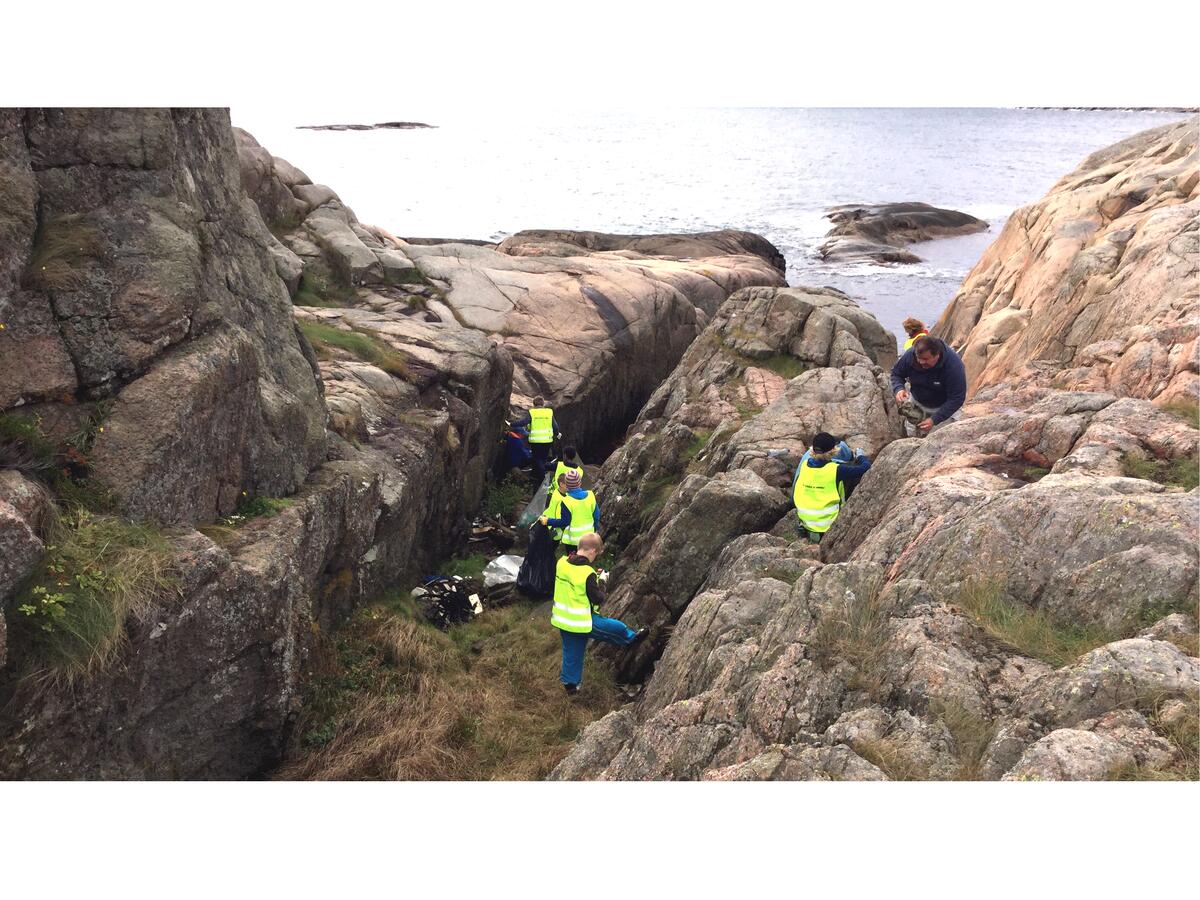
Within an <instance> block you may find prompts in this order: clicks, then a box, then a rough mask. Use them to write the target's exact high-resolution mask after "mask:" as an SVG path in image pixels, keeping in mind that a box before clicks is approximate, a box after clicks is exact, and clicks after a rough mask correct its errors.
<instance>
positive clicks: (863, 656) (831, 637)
mask: <svg viewBox="0 0 1200 900" xmlns="http://www.w3.org/2000/svg"><path fill="white" fill-rule="evenodd" d="M882 587H883V579H882V578H880V577H877V578H873V579H871V580H869V581H866V582H865V583H863V584H862V585H860V586H859V588H858V589H857V590H847V591H846V592H845V594H844V595H843V596H842V598H841V599H840V600H838V601H837V602H835V603H834V604H832V605H831V606H830V607H828V608H827V609H825V610H823V611H822V612H821V615H820V618H819V619H818V620H817V624H816V627H815V628H814V629H813V631H812V633H811V634H810V636H809V638H808V643H809V646H810V647H811V649H812V650H813V653H814V656H815V657H816V659H817V660H818V661H820V662H822V663H824V664H826V665H832V664H835V663H837V662H846V663H849V664H850V665H851V666H853V667H854V674H853V675H852V676H851V678H850V680H849V682H848V685H849V687H851V688H852V689H854V690H862V691H866V692H867V693H868V694H869V695H870V696H871V697H872V698H874V699H883V696H884V695H885V694H886V688H887V678H886V673H885V672H884V671H883V662H884V659H885V658H886V656H887V653H886V649H885V645H886V643H887V640H888V637H889V634H890V630H891V629H890V625H889V620H890V618H891V608H890V605H889V604H888V603H887V602H886V601H885V600H884V599H883V596H882V593H883V592H882Z"/></svg>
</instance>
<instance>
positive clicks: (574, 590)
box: [550, 556, 596, 634]
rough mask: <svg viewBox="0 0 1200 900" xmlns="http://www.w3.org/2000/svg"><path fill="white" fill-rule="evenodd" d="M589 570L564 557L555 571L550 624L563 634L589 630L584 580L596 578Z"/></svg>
mask: <svg viewBox="0 0 1200 900" xmlns="http://www.w3.org/2000/svg"><path fill="white" fill-rule="evenodd" d="M595 574H596V570H595V569H593V568H592V567H591V566H576V565H573V564H571V563H570V562H568V561H567V557H565V556H564V557H563V558H562V559H560V560H559V561H558V565H557V566H556V567H555V569H554V606H553V608H552V609H551V610H550V624H551V625H553V626H554V627H555V628H561V629H562V630H563V631H573V632H575V633H576V634H587V633H588V632H589V631H591V630H592V605H591V604H590V603H588V596H587V580H588V576H589V575H595Z"/></svg>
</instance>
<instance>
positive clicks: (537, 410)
mask: <svg viewBox="0 0 1200 900" xmlns="http://www.w3.org/2000/svg"><path fill="white" fill-rule="evenodd" d="M529 443H531V444H553V443H554V410H552V409H551V408H550V407H548V406H535V407H534V408H533V409H531V410H530V411H529Z"/></svg>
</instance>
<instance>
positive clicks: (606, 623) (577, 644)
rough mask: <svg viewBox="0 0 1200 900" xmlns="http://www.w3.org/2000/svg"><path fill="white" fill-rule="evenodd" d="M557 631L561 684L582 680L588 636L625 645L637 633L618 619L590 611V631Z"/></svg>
mask: <svg viewBox="0 0 1200 900" xmlns="http://www.w3.org/2000/svg"><path fill="white" fill-rule="evenodd" d="M558 633H559V634H560V635H561V636H562V671H561V672H560V673H559V676H558V680H559V681H561V682H562V683H563V684H579V683H580V682H581V681H583V652H584V651H585V650H586V649H587V642H588V638H591V639H592V640H593V641H604V642H605V643H606V644H616V645H617V646H618V647H625V646H628V645H629V644H630V643H632V642H633V637H634V635H635V634H637V632H636V631H634V630H633V629H632V628H630V627H629V626H628V625H626V624H625V623H624V622H622V621H620V620H619V619H606V618H604V616H598V615H596V614H595V613H592V630H591V631H590V632H583V633H577V632H574V631H562V630H561V629H560V630H559V632H558Z"/></svg>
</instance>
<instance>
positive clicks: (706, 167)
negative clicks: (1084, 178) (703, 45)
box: [233, 104, 1181, 334]
mask: <svg viewBox="0 0 1200 900" xmlns="http://www.w3.org/2000/svg"><path fill="white" fill-rule="evenodd" d="M376 112H377V116H375V117H372V118H366V119H363V118H343V119H340V120H338V119H336V117H335V119H334V121H348V122H355V121H368V122H373V121H386V120H393V119H409V120H412V119H418V120H420V121H425V122H429V123H430V124H433V125H437V126H438V127H437V128H433V129H423V130H412V131H369V132H328V131H305V130H299V129H297V128H296V127H295V126H296V125H308V124H325V123H326V122H328V121H329V119H327V118H326V119H324V120H323V121H310V120H306V119H303V118H298V119H296V120H294V121H283V117H282V116H279V115H274V114H269V113H267V114H264V113H250V112H249V111H246V112H245V113H244V114H243V112H242V111H240V110H238V109H237V108H235V109H234V110H233V121H234V124H235V125H238V126H240V127H242V128H245V129H246V130H248V131H249V132H251V133H252V134H254V136H255V137H256V138H257V139H258V140H259V141H260V142H261V143H262V144H263V145H264V146H265V147H267V148H268V149H269V150H270V151H271V152H272V153H274V154H275V155H276V156H282V157H283V158H285V159H287V160H289V161H290V162H292V163H293V164H295V165H297V166H299V167H300V168H301V169H303V170H304V171H305V172H306V173H307V174H308V175H309V177H311V178H312V179H313V181H315V182H318V183H324V184H328V185H330V186H331V187H332V188H333V189H334V190H336V191H337V192H338V194H339V195H340V196H341V197H342V199H343V200H344V201H345V202H346V203H347V205H349V206H350V207H351V208H353V209H354V211H355V213H356V214H357V215H358V217H359V219H361V220H362V221H364V222H370V223H372V224H376V225H380V226H382V227H384V228H386V229H388V230H389V231H391V232H392V233H394V234H398V235H402V236H413V237H417V236H423V237H445V238H480V239H484V240H499V239H501V238H503V237H505V236H506V235H508V234H511V233H513V232H515V231H519V230H521V229H524V228H570V229H589V230H593V231H613V232H629V233H654V232H667V231H709V230H713V229H718V228H743V229H747V230H749V231H755V232H758V233H759V234H762V235H763V236H765V237H767V238H768V239H770V240H771V241H772V242H773V243H774V244H775V245H776V246H778V247H779V248H780V249H781V250H782V251H783V253H784V255H785V256H786V257H787V260H788V280H789V282H790V283H792V284H814V285H833V286H835V287H838V288H841V289H842V290H844V291H846V292H847V293H849V294H851V295H853V296H855V297H857V298H860V301H861V302H862V303H863V305H864V306H866V307H867V308H868V309H870V310H871V311H872V312H873V313H875V315H877V316H878V317H879V319H880V321H882V322H883V323H884V325H885V326H886V327H888V328H890V329H892V330H894V331H896V332H897V333H898V334H899V333H900V324H899V323H900V321H901V320H902V319H903V318H904V317H905V316H907V315H917V316H920V317H922V318H924V319H925V320H926V321H927V322H929V323H930V324H932V323H933V321H934V320H935V319H936V318H937V316H938V315H939V313H940V312H941V311H942V309H943V308H944V307H945V305H946V303H947V302H948V301H949V300H950V298H951V297H952V296H953V295H954V292H955V289H956V288H957V287H958V285H959V283H960V282H961V281H962V279H963V276H965V275H966V274H967V272H968V271H969V270H970V268H971V266H972V265H973V264H974V263H975V262H976V260H978V258H979V256H980V254H981V253H982V252H983V251H984V249H985V248H986V247H987V245H988V244H989V243H990V242H991V241H992V240H993V239H994V237H995V236H996V235H997V234H998V233H999V230H1000V227H1001V226H1002V225H1003V224H1004V221H1005V219H1006V218H1007V216H1008V214H1009V213H1010V212H1012V211H1013V210H1014V209H1016V208H1017V207H1019V206H1022V205H1024V204H1026V203H1030V202H1032V201H1034V200H1037V199H1038V198H1039V197H1041V196H1042V195H1043V194H1044V193H1045V192H1046V190H1047V189H1048V188H1050V186H1051V185H1053V184H1054V183H1055V182H1056V181H1057V180H1058V179H1059V178H1061V177H1062V176H1063V175H1065V174H1067V172H1069V171H1070V170H1071V169H1073V168H1074V167H1075V166H1076V164H1078V163H1079V162H1080V161H1081V160H1082V159H1083V158H1084V157H1085V156H1086V155H1087V154H1089V153H1091V152H1092V151H1094V150H1098V149H1100V148H1101V147H1104V146H1106V145H1108V144H1111V143H1113V142H1114V141H1116V140H1119V139H1121V138H1124V137H1128V136H1129V135H1132V134H1134V133H1136V132H1138V131H1141V130H1143V129H1146V128H1150V127H1153V126H1155V125H1159V124H1162V123H1165V122H1170V121H1175V120H1177V119H1179V118H1181V116H1180V115H1179V114H1177V113H1155V112H1133V111H1120V110H1112V111H1099V112H1097V111H1066V110H1020V109H700V110H687V109H670V110H661V111H633V110H620V111H616V110H610V111H600V112H589V113H580V112H578V111H571V112H557V111H556V112H537V113H535V112H525V113H521V112H517V113H512V112H508V111H505V112H504V113H503V114H500V113H496V112H486V113H480V112H471V113H467V112H465V111H462V110H454V111H448V112H446V113H445V114H444V115H441V116H439V115H438V114H437V113H436V112H434V113H427V114H426V115H424V116H420V117H418V116H417V115H415V114H414V113H415V111H414V110H406V109H405V108H403V105H400V104H398V105H397V108H395V109H392V110H383V111H376ZM902 200H920V201H925V202H927V203H932V204H934V205H937V206H946V207H950V208H953V209H959V210H963V211H964V212H968V213H971V214H972V215H975V216H978V217H980V218H982V219H986V220H987V221H988V222H989V223H991V226H992V227H991V229H990V230H989V231H988V232H986V233H982V234H978V235H970V236H967V237H960V238H948V239H945V240H941V241H932V242H929V243H926V244H920V245H915V246H914V250H915V252H916V253H917V254H918V255H919V256H922V257H923V258H924V260H925V262H923V263H920V264H917V265H910V266H896V267H888V268H884V267H877V266H865V265H853V266H847V265H831V264H826V263H822V262H821V261H820V260H819V259H818V258H817V256H816V248H817V246H818V245H819V244H820V243H821V241H822V239H823V236H824V234H825V232H826V231H827V230H828V229H829V223H828V222H827V221H826V220H825V219H823V217H822V216H823V213H824V211H825V209H826V208H827V207H829V206H832V205H835V204H839V203H859V202H864V203H878V202H888V201H902Z"/></svg>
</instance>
